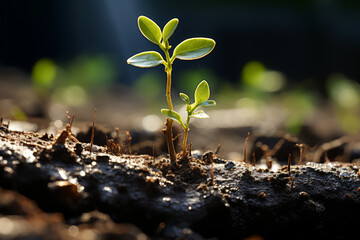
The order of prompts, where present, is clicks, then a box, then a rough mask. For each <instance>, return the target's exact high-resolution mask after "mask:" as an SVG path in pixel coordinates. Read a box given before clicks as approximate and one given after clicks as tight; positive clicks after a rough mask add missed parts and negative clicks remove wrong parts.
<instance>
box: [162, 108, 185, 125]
mask: <svg viewBox="0 0 360 240" xmlns="http://www.w3.org/2000/svg"><path fill="white" fill-rule="evenodd" d="M161 113H162V114H164V115H165V116H166V117H168V118H170V119H172V120H174V121H176V122H178V123H180V125H181V126H182V127H183V128H184V129H185V125H184V122H183V120H182V118H181V116H180V114H179V113H177V112H175V111H173V110H169V109H161Z"/></svg>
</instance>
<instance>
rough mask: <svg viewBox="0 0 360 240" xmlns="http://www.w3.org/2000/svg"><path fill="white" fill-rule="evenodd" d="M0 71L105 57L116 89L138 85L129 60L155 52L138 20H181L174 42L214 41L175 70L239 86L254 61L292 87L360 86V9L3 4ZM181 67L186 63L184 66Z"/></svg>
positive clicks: (141, 1)
mask: <svg viewBox="0 0 360 240" xmlns="http://www.w3.org/2000/svg"><path fill="white" fill-rule="evenodd" d="M0 3H1V4H0V32H1V35H0V65H1V66H2V67H4V66H5V67H15V68H19V69H21V70H23V71H24V72H29V73H30V72H31V68H32V66H33V65H34V63H35V62H36V61H37V60H38V59H40V58H44V57H46V58H50V59H53V60H54V61H56V62H67V61H70V60H71V59H73V58H75V57H76V56H78V55H81V54H99V53H101V54H106V55H108V56H110V57H111V59H112V60H113V61H114V62H115V64H116V66H117V67H118V70H119V74H118V75H117V81H120V82H123V83H127V84H129V83H131V82H133V81H135V79H136V77H138V76H139V75H140V74H142V73H143V71H141V70H138V69H136V68H133V67H130V66H128V65H127V64H126V59H127V58H128V57H130V56H132V55H134V54H136V53H138V52H140V51H144V50H152V49H154V50H155V49H156V48H157V46H155V45H153V44H151V43H149V42H147V40H146V39H145V38H143V37H142V35H141V34H140V32H139V30H138V28H137V24H136V20H137V17H138V16H139V15H145V16H148V17H150V18H151V19H153V20H154V21H155V22H157V23H158V25H159V26H160V27H161V28H162V27H163V26H164V24H165V23H166V22H167V21H168V20H170V19H171V18H173V17H177V18H179V20H180V23H179V26H178V29H177V30H176V32H175V34H174V36H173V37H172V38H171V39H170V40H171V41H172V42H173V45H176V44H178V43H179V42H181V41H182V40H184V39H185V38H187V37H194V36H206V37H211V38H214V39H215V40H216V42H217V46H216V48H215V50H214V52H213V53H212V54H211V55H209V56H208V57H206V58H204V59H202V60H198V61H196V63H194V62H181V61H177V62H176V65H177V67H176V69H180V70H181V69H184V68H187V67H188V66H194V64H195V66H203V65H206V66H207V67H211V68H212V69H213V70H214V71H215V73H216V74H217V75H218V76H220V77H221V79H225V80H228V81H238V79H239V77H240V71H241V68H242V67H243V65H244V64H245V63H246V62H248V61H251V60H256V61H260V62H262V63H264V64H265V65H266V67H267V68H269V69H274V70H278V71H281V72H283V73H284V74H285V75H286V76H287V78H288V79H290V80H292V81H301V80H304V79H308V78H310V79H313V80H314V85H316V86H320V87H321V84H319V83H322V82H323V81H324V80H325V79H326V78H327V77H328V76H329V75H330V74H332V73H335V72H340V73H342V74H345V75H346V76H348V77H350V78H354V79H355V80H359V79H360V68H359V59H360V14H359V13H360V11H359V10H360V2H359V1H356V0H354V1H350V0H348V1H340V0H328V1H325V0H302V1H265V0H264V1H250V0H248V1H231V0H222V1H209V0H207V1H203V0H181V1H165V0H163V1H162V0H118V1H117V0H104V1H99V0H87V1H79V0H61V1H48V0H38V1H27V0H2V1H0ZM180 62H181V63H180Z"/></svg>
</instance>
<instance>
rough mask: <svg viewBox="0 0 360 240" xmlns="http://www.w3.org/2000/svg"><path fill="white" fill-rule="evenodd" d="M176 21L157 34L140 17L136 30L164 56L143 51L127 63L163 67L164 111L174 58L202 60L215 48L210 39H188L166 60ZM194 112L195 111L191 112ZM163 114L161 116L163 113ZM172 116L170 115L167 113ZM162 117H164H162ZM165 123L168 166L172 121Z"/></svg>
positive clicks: (172, 152)
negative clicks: (164, 75) (157, 47)
mask: <svg viewBox="0 0 360 240" xmlns="http://www.w3.org/2000/svg"><path fill="white" fill-rule="evenodd" d="M178 23H179V20H178V19H177V18H174V19H171V20H170V21H169V22H168V23H167V24H166V25H165V26H164V28H163V30H162V31H161V29H160V27H159V26H158V25H157V24H156V23H155V22H154V21H152V20H151V19H149V18H147V17H145V16H140V17H139V18H138V26H139V29H140V32H141V33H142V34H143V35H144V36H145V37H146V38H147V39H148V40H149V41H150V42H152V43H154V44H156V45H158V46H159V47H160V49H161V50H162V51H163V52H164V54H165V59H164V58H163V56H162V55H161V54H160V53H159V52H156V51H146V52H141V53H138V54H136V55H134V56H132V57H130V58H129V59H128V60H127V63H128V64H131V65H133V66H136V67H141V68H150V67H156V66H158V65H160V64H163V65H164V66H165V72H166V75H167V84H166V99H167V103H168V111H169V112H167V113H170V111H173V105H172V100H171V71H172V64H173V62H174V61H175V59H176V58H178V59H181V60H195V59H199V58H202V57H204V56H205V55H207V54H209V53H210V52H211V51H212V50H213V49H214V47H215V41H214V40H213V39H210V38H202V37H198V38H189V39H186V40H184V41H183V42H181V43H180V44H179V45H177V46H176V47H175V48H174V51H173V54H172V56H171V57H170V53H169V50H170V48H171V45H170V44H169V38H170V37H171V36H172V35H173V33H174V31H175V29H176V28H177V26H178ZM194 110H195V109H194ZM163 113H164V112H163ZM171 113H173V112H171ZM165 115H166V114H165ZM167 117H168V119H167V122H166V129H165V130H164V134H165V137H166V142H167V147H168V151H169V156H170V160H171V163H172V165H175V164H176V152H175V147H174V142H173V135H172V123H173V120H174V118H172V117H169V115H167Z"/></svg>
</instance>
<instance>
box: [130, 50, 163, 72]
mask: <svg viewBox="0 0 360 240" xmlns="http://www.w3.org/2000/svg"><path fill="white" fill-rule="evenodd" d="M163 62H164V59H163V58H162V56H161V55H160V53H158V52H155V51H148V52H142V53H138V54H136V55H134V56H132V57H131V58H129V59H128V60H127V63H128V64H130V65H133V66H135V67H141V68H150V67H156V66H158V65H160V64H162V63H163Z"/></svg>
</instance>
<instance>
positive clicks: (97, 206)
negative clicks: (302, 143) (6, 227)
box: [0, 130, 360, 239]
mask: <svg viewBox="0 0 360 240" xmlns="http://www.w3.org/2000/svg"><path fill="white" fill-rule="evenodd" d="M34 143H36V144H34ZM114 144H115V141H114ZM93 148H94V149H95V150H94V151H93V153H92V155H90V151H89V150H90V149H89V144H88V143H82V142H77V143H76V142H74V141H65V142H64V143H63V144H53V140H52V138H44V137H42V136H40V135H39V134H36V133H27V132H17V131H10V130H6V131H5V130H0V187H2V188H5V189H9V190H11V191H9V190H1V191H4V193H3V192H2V196H7V194H15V193H14V192H13V191H17V192H19V193H21V194H23V195H25V196H26V197H28V198H29V199H31V200H26V201H34V202H36V204H37V205H38V206H39V207H40V209H41V210H40V209H37V210H34V214H37V213H39V214H41V215H42V217H39V219H40V220H39V222H40V223H41V224H42V225H41V226H42V227H37V228H35V227H32V225H31V224H33V222H31V221H30V220H29V217H28V216H22V217H21V219H20V220H19V219H15V218H13V217H12V216H11V214H12V213H13V212H11V211H14V210H11V209H12V208H11V207H10V206H11V205H6V207H1V208H0V221H1V219H5V218H6V219H7V220H6V221H8V222H12V223H14V224H15V223H16V221H25V222H28V223H27V224H28V226H31V227H29V228H24V234H25V235H26V236H45V238H46V236H47V235H46V234H49V231H45V229H53V227H50V225H51V226H52V224H54V226H60V227H58V229H59V230H58V231H59V232H54V236H55V235H56V234H59V236H60V237H59V239H66V238H67V237H68V236H69V234H70V235H71V234H74V236H75V237H78V238H75V239H81V238H80V236H82V234H83V233H84V231H86V229H90V230H91V231H92V232H93V234H95V235H96V236H98V237H101V238H103V237H104V238H105V236H117V237H120V236H123V235H122V234H130V235H131V236H135V235H136V236H137V237H136V238H134V239H147V236H149V237H151V238H152V239H190V238H191V237H193V238H194V239H209V238H213V239H234V236H236V238H237V239H244V238H246V237H248V236H261V237H263V238H264V239H282V237H281V236H285V235H286V234H285V235H284V229H286V232H289V233H290V232H292V233H294V232H296V233H297V234H296V235H292V239H316V238H319V239H348V238H350V237H351V236H352V231H353V229H356V228H357V225H358V219H359V217H360V194H359V186H360V177H359V166H358V165H356V164H354V163H338V162H329V163H315V162H307V163H306V164H304V165H296V162H292V161H290V160H289V158H288V154H289V153H288V154H287V155H286V157H285V158H284V159H276V158H269V159H270V160H271V161H272V165H273V166H274V164H275V163H276V164H279V163H285V164H284V165H283V166H282V167H281V166H280V167H279V168H277V169H274V167H272V168H271V167H270V168H266V167H265V168H262V167H261V165H259V164H260V163H259V164H256V165H255V166H253V165H251V164H248V163H245V162H238V161H227V160H224V159H220V158H219V157H217V156H215V155H212V154H211V158H209V157H210V155H209V154H210V152H208V153H204V154H202V153H201V152H199V151H198V152H197V153H196V154H192V156H193V157H191V158H190V157H189V158H187V159H181V160H179V161H178V162H177V164H176V165H175V166H174V165H172V164H171V163H170V160H169V159H168V158H164V157H161V156H160V157H156V158H155V159H154V156H152V155H130V154H126V153H122V154H121V155H119V154H114V153H113V152H112V151H109V149H108V148H107V147H103V146H97V145H94V147H93ZM294 149H296V151H297V152H298V154H299V148H298V147H297V146H296V145H295V143H294ZM193 152H194V151H193ZM194 153H195V152H194ZM195 156H196V157H195ZM278 157H280V155H278ZM308 160H309V159H308V158H307V161H308ZM287 162H289V165H286V163H287ZM290 163H291V166H290ZM13 196H14V197H13V198H15V200H16V199H20V201H22V199H25V197H23V196H22V195H20V194H18V193H16V194H15V195H13ZM5 199H6V198H4V197H2V198H1V199H0V203H2V201H5ZM26 199H27V198H26ZM24 201H25V200H24ZM2 206H5V205H4V204H3V205H2ZM34 206H35V205H34ZM32 208H33V209H34V208H35V207H32ZM9 209H10V210H11V211H10V210H9ZM19 211H23V210H19ZM44 211H45V212H56V213H61V214H60V215H59V216H63V218H62V217H59V216H58V215H57V214H55V215H54V216H55V217H54V216H53V217H51V216H52V215H51V214H48V213H44ZM89 212H90V213H89ZM48 215H51V216H48ZM47 218H49V219H52V220H46V219H47ZM86 219H87V220H86ZM122 223H127V224H125V225H124V224H122ZM128 224H130V225H128ZM134 225H135V226H137V227H138V228H136V227H134ZM69 229H71V230H69ZM95 229H96V230H95ZM139 229H141V230H139ZM299 229H307V230H309V231H310V230H311V231H314V230H316V232H315V233H314V234H313V235H309V231H299ZM51 231H57V230H51ZM51 231H50V232H51ZM0 234H3V233H2V232H1V230H0ZM11 234H13V235H11ZM11 234H7V235H6V236H7V238H6V239H16V238H17V237H19V235H16V234H15V232H13V231H11ZM61 234H65V235H61ZM56 236H57V235H56ZM64 236H65V237H64ZM139 236H141V237H142V238H140V237H139ZM279 236H280V237H279ZM286 236H288V235H286ZM284 238H285V237H284ZM28 239H30V238H28Z"/></svg>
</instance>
